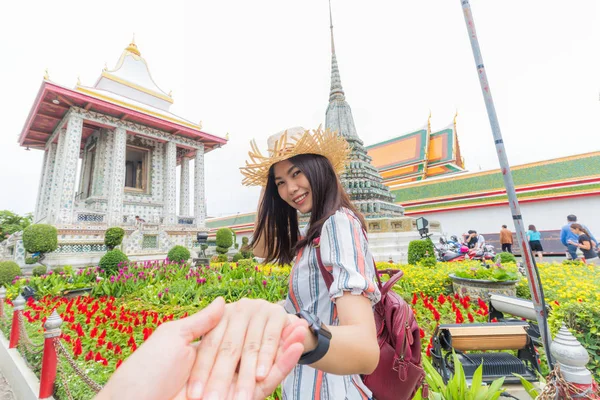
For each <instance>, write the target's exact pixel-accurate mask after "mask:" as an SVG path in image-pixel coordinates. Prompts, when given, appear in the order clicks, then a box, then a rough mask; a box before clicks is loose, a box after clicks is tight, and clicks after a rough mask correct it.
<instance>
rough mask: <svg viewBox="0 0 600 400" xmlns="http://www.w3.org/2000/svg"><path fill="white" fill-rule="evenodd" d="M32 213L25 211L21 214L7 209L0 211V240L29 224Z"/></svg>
mask: <svg viewBox="0 0 600 400" xmlns="http://www.w3.org/2000/svg"><path fill="white" fill-rule="evenodd" d="M32 221H33V214H31V213H27V214H25V215H23V216H21V215H18V214H15V213H13V212H12V211H9V210H1V211H0V242H2V241H4V240H5V239H6V238H7V237H9V236H10V235H12V234H13V233H16V232H19V231H22V230H24V229H25V228H27V227H28V226H29V225H31V222H32Z"/></svg>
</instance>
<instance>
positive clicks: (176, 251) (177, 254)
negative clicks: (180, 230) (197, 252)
mask: <svg viewBox="0 0 600 400" xmlns="http://www.w3.org/2000/svg"><path fill="white" fill-rule="evenodd" d="M167 257H169V261H175V262H177V263H182V262H187V260H189V259H190V251H189V250H188V249H186V248H185V247H183V246H173V248H171V250H169V254H167Z"/></svg>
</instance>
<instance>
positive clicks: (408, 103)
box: [0, 0, 600, 216]
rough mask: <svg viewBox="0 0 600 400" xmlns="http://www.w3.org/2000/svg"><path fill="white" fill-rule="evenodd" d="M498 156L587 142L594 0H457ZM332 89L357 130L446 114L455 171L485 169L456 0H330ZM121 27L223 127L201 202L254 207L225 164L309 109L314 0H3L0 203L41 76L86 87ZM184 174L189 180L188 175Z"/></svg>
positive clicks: (111, 57) (20, 164) (111, 52)
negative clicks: (490, 103) (485, 90)
mask: <svg viewBox="0 0 600 400" xmlns="http://www.w3.org/2000/svg"><path fill="white" fill-rule="evenodd" d="M471 7H472V11H473V15H474V18H475V25H476V28H477V33H478V36H479V41H480V45H481V50H482V54H483V59H484V63H485V66H486V70H487V74H488V79H489V84H490V88H491V92H492V95H493V97H494V102H495V105H496V110H497V113H498V118H499V121H500V126H501V129H502V134H503V137H504V142H505V146H506V151H507V154H508V158H509V161H510V163H511V165H519V164H523V163H528V162H534V161H540V160H546V159H551V158H556V157H565V156H569V155H574V154H581V153H586V152H590V151H598V150H600V142H599V141H598V133H599V132H600V101H599V100H600V2H598V1H597V0H575V1H572V2H569V4H568V6H567V5H566V3H565V2H564V1H558V0H528V1H521V2H506V1H501V0H472V1H471ZM332 9H333V24H334V32H335V46H336V54H337V59H338V63H339V68H340V75H341V79H342V85H343V87H344V90H345V93H346V100H347V101H348V103H349V104H350V106H351V107H352V111H353V114H354V120H355V124H356V128H357V131H358V134H359V136H360V137H361V139H362V140H363V141H364V143H365V144H366V145H369V144H374V143H377V142H380V141H383V140H387V139H391V138H394V137H397V136H400V135H402V134H406V133H410V132H413V131H414V130H416V129H419V128H421V127H422V126H423V125H425V124H426V122H427V117H428V115H429V113H430V112H431V115H432V128H433V129H434V130H435V129H441V128H443V127H445V126H447V125H448V124H449V123H451V121H452V118H453V116H454V114H455V112H456V111H458V138H459V142H460V146H461V151H462V154H463V157H464V159H465V163H466V168H467V169H468V170H469V171H479V170H489V169H495V168H498V159H497V157H496V152H495V147H494V143H493V138H492V134H491V130H490V126H489V121H488V117H487V113H486V110H485V105H484V103H483V98H482V95H481V89H480V86H479V80H478V76H477V73H476V69H475V64H474V61H473V55H472V52H471V47H470V42H469V38H468V36H467V31H466V27H465V23H464V18H463V14H462V7H461V2H460V0H420V1H397V0H389V1H388V0H371V1H368V2H366V1H358V0H346V1H340V0H332ZM134 34H135V42H136V44H137V46H138V48H139V50H140V52H141V55H142V56H143V57H144V58H145V59H146V61H147V62H148V65H149V67H150V72H151V73H152V76H153V78H154V80H155V82H156V83H157V84H158V85H159V86H160V87H161V88H162V89H163V90H164V91H166V92H168V91H170V90H172V92H173V99H174V104H173V105H172V107H171V111H172V112H173V113H175V114H177V115H180V116H182V117H184V118H186V119H189V120H191V121H196V122H197V121H202V125H203V130H204V131H206V132H209V133H212V134H215V135H219V136H225V135H226V134H227V133H229V138H230V140H229V143H228V144H227V145H225V146H224V147H223V148H221V149H218V150H215V151H213V152H210V153H208V154H207V155H206V157H205V174H206V198H207V213H208V215H209V216H224V215H230V214H236V213H244V212H251V211H254V210H255V209H256V202H257V199H258V195H259V189H257V188H247V187H244V186H242V185H241V179H242V176H241V175H240V173H239V167H240V166H242V165H243V164H244V162H245V160H246V158H247V152H248V150H249V141H250V140H251V139H252V138H255V139H256V140H257V142H258V143H259V146H261V147H262V148H263V149H266V139H267V137H268V136H270V135H272V134H274V133H277V132H279V131H281V130H284V129H286V128H289V127H294V126H303V127H305V128H316V127H317V126H318V125H319V124H323V123H324V120H325V110H326V108H327V104H328V98H329V86H330V68H331V46H330V33H329V11H328V4H327V1H326V0H304V1H301V2H299V1H288V0H258V1H248V0H219V1H207V0H195V1H180V0H171V1H169V2H165V1H152V0H150V1H113V0H105V1H103V2H81V1H63V0H57V1H55V2H52V5H50V3H48V2H46V1H44V2H42V1H37V0H36V1H27V2H12V3H11V9H10V11H6V12H5V13H3V16H2V22H1V23H0V55H1V60H2V61H1V62H0V87H2V89H3V93H4V95H3V96H0V110H1V111H0V112H1V113H2V114H1V119H2V122H3V127H2V132H1V134H0V162H1V163H0V181H1V182H2V184H3V188H4V190H3V194H2V196H0V209H9V210H12V211H14V212H17V213H20V214H22V213H26V212H30V211H33V209H34V208H35V200H36V195H37V190H38V184H39V177H40V172H41V167H42V158H43V153H42V152H41V151H36V150H31V151H25V149H23V148H21V147H19V145H18V143H17V139H18V136H19V134H20V133H21V130H22V129H23V125H24V123H25V120H26V118H27V115H28V113H29V111H30V109H31V107H32V105H33V101H34V99H35V96H36V94H37V92H38V89H39V87H40V85H41V83H42V78H43V75H44V70H45V69H48V71H49V75H50V79H51V80H52V81H54V82H56V83H59V84H61V85H64V86H67V87H74V86H75V84H76V82H77V79H78V77H79V79H80V80H81V83H82V84H83V85H87V86H92V85H93V84H94V83H95V81H96V79H97V78H98V76H99V75H100V73H101V71H102V68H103V67H104V65H105V63H106V64H107V65H108V67H109V68H112V67H114V65H115V64H116V62H117V60H118V58H119V56H120V54H121V52H122V51H123V49H124V48H125V47H126V46H127V45H128V44H129V42H130V41H131V39H132V36H133V35H134ZM192 181H193V179H192Z"/></svg>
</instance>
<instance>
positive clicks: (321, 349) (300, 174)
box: [188, 128, 381, 400]
mask: <svg viewBox="0 0 600 400" xmlns="http://www.w3.org/2000/svg"><path fill="white" fill-rule="evenodd" d="M268 142H269V154H268V156H263V155H262V154H260V152H259V151H258V150H257V147H256V144H255V143H253V144H252V152H251V153H249V155H250V160H249V161H247V163H246V167H244V168H242V173H243V175H244V176H245V178H244V180H243V184H245V185H247V186H263V188H264V189H263V195H262V196H261V200H260V201H259V206H258V212H257V221H256V226H255V230H254V234H253V239H252V247H253V249H254V254H255V255H256V256H258V257H261V258H264V259H265V262H277V263H280V264H293V267H292V270H291V272H290V277H289V293H288V297H287V299H286V302H285V306H284V307H281V306H277V305H271V304H270V303H268V304H270V305H269V307H271V306H277V307H279V309H280V312H281V315H282V320H280V321H279V324H280V325H281V326H284V325H285V323H288V322H287V321H288V320H289V321H295V320H298V318H301V319H304V320H306V321H307V322H308V325H307V327H306V338H305V341H304V346H305V348H304V349H305V353H304V354H303V355H302V357H301V358H300V361H299V363H298V365H297V366H296V367H295V368H294V369H293V371H292V372H291V373H290V374H289V375H288V376H287V378H286V379H285V380H284V381H283V384H282V397H283V398H284V399H288V400H305V399H306V400H308V399H314V398H322V399H349V400H359V399H360V400H362V399H368V398H371V397H372V393H371V391H370V390H369V389H368V388H367V387H366V385H365V384H364V383H363V380H362V378H361V375H362V374H367V375H368V374H370V373H372V372H373V371H374V370H375V368H376V367H377V365H378V362H379V345H378V343H377V332H376V327H375V319H374V313H373V306H374V305H375V304H376V303H377V302H378V301H379V299H380V297H381V294H380V292H379V290H378V287H377V285H375V283H374V278H375V269H374V268H373V255H372V254H371V252H370V251H369V247H368V243H367V237H366V225H365V220H364V218H363V216H362V215H361V214H360V213H359V212H358V211H357V210H356V208H355V207H354V206H353V204H352V203H351V201H350V199H349V198H348V195H347V194H346V191H345V190H344V188H343V187H342V185H341V183H340V180H339V177H338V175H337V174H339V173H341V172H342V171H343V170H344V166H345V163H346V161H347V157H348V154H349V151H350V149H349V147H348V143H347V141H346V140H345V139H344V138H343V137H342V136H339V135H337V134H336V133H335V132H331V131H329V130H326V131H324V132H323V131H321V130H320V129H319V130H317V131H313V133H311V132H309V131H305V130H304V129H302V128H295V129H292V130H288V131H286V132H283V133H280V134H277V135H275V136H274V137H271V138H269V140H268ZM299 215H303V216H306V218H307V219H308V224H307V225H306V227H304V228H302V229H300V228H299V225H300V221H299V217H298V216H299ZM317 238H320V242H319V244H318V246H317V245H314V242H313V241H314V240H315V239H317ZM317 252H320V256H321V258H322V264H323V265H325V266H331V267H327V268H328V269H329V272H330V273H331V275H332V278H333V283H332V284H331V286H330V289H329V290H328V289H327V285H326V283H325V280H324V279H323V278H322V276H321V271H320V267H319V262H318V260H317ZM242 303H243V304H242V305H241V306H240V309H238V310H237V312H235V313H233V312H232V313H231V314H227V313H225V316H224V317H223V319H222V320H221V322H220V323H219V325H218V326H217V327H216V328H215V329H213V330H212V331H211V332H210V333H209V334H208V335H206V336H205V337H204V338H203V340H202V341H201V342H200V345H199V349H198V356H197V360H207V359H208V360H209V359H213V360H214V362H210V363H199V364H197V366H196V367H195V369H194V370H193V371H192V375H191V378H190V382H189V383H188V387H199V388H202V392H204V393H209V394H213V393H214V394H216V396H215V398H226V397H225V394H226V393H227V390H229V382H227V380H226V379H223V377H224V376H225V377H226V376H231V375H233V374H234V373H235V372H236V368H237V366H238V362H239V372H238V381H237V387H236V389H235V391H234V392H233V394H234V397H233V398H238V397H236V396H237V395H238V394H240V395H241V396H242V397H239V398H248V396H247V393H252V392H251V387H252V385H254V382H255V381H257V380H258V381H260V380H262V379H264V376H265V374H266V373H267V372H268V371H269V368H270V366H271V364H272V362H271V361H269V360H272V359H273V357H274V355H275V352H272V353H269V355H268V357H264V356H263V355H262V353H263V352H264V351H265V350H269V349H272V348H273V346H271V339H272V338H274V337H277V338H279V336H275V335H278V334H279V332H281V327H279V328H278V329H273V326H272V325H273V323H271V324H267V323H266V321H265V316H264V311H263V310H262V309H261V307H259V306H257V304H258V305H260V304H263V303H266V302H265V301H264V300H249V299H245V300H244V301H243V302H242ZM265 307H267V306H265ZM269 309H271V308H269ZM263 332H264V334H263ZM270 338H271V339H270ZM261 343H262V344H261ZM249 348H252V349H253V351H245V350H242V351H241V355H240V352H238V353H236V354H237V356H236V357H237V359H236V358H234V357H232V356H231V353H232V350H233V349H249ZM274 350H275V351H276V349H274ZM194 385H196V386H194ZM225 385H227V386H225ZM217 396H218V397H217ZM188 398H190V399H197V398H200V396H198V394H197V393H194V395H191V394H190V392H188ZM210 398H212V397H210Z"/></svg>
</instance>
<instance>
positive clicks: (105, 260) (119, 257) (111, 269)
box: [98, 249, 129, 275]
mask: <svg viewBox="0 0 600 400" xmlns="http://www.w3.org/2000/svg"><path fill="white" fill-rule="evenodd" d="M127 261H129V259H128V258H127V256H126V255H125V253H123V252H122V251H121V250H118V249H115V250H111V251H108V252H107V253H106V254H105V255H104V256H103V257H102V258H101V259H100V263H98V265H99V266H100V268H102V269H103V270H104V271H105V272H106V274H107V275H115V274H116V273H117V271H119V264H120V263H125V262H127Z"/></svg>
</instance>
